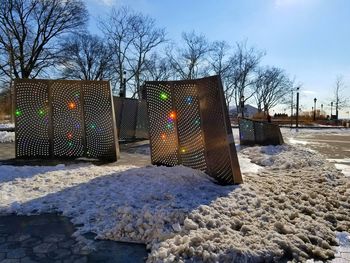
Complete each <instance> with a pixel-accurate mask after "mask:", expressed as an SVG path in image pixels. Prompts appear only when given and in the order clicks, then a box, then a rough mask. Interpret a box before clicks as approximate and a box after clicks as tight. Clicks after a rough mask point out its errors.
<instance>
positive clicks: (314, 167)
mask: <svg viewBox="0 0 350 263" xmlns="http://www.w3.org/2000/svg"><path fill="white" fill-rule="evenodd" d="M239 159H240V164H241V167H242V172H243V176H244V181H245V183H244V184H242V185H239V186H219V185H217V184H215V183H213V181H212V180H211V179H210V178H209V177H208V176H207V175H206V174H204V173H202V172H199V171H196V170H193V169H190V168H186V167H183V166H177V167H155V166H148V167H144V168H137V167H133V166H121V165H115V166H94V165H72V166H64V165H59V166H55V167H29V166H24V167H14V166H0V214H8V213H18V214H37V213H43V212H62V213H63V214H64V215H66V216H69V217H71V218H72V221H73V223H75V224H77V225H80V224H81V225H82V226H80V227H79V228H78V231H77V232H76V235H77V236H79V235H80V234H82V233H84V232H87V231H92V232H95V233H97V235H98V237H99V238H104V239H112V240H125V241H134V242H144V243H146V244H148V247H149V248H150V249H151V252H150V256H149V258H148V261H149V262H173V261H179V262H181V261H187V260H192V261H212V262H214V261H220V262H222V261H229V262H232V261H233V260H237V261H238V260H242V261H246V260H248V261H251V262H258V261H270V260H279V259H281V258H289V259H292V258H294V259H295V260H299V261H303V260H305V259H307V258H317V259H322V260H324V259H328V258H331V257H333V256H334V251H333V250H332V248H331V246H334V245H336V244H337V242H336V236H335V230H337V231H345V230H349V228H350V216H349V215H350V182H349V178H346V177H344V176H343V175H342V174H341V173H340V172H339V171H337V170H336V169H335V168H334V166H332V165H331V164H330V163H329V162H327V161H326V160H323V159H322V157H321V156H319V155H318V154H315V153H311V152H310V151H308V150H305V149H302V148H301V147H298V146H290V145H283V146H276V147H273V146H265V147H249V148H243V149H242V150H241V152H240V153H239ZM251 162H253V163H254V164H252V163H251Z"/></svg>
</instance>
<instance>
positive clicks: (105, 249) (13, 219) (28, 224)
mask: <svg viewBox="0 0 350 263" xmlns="http://www.w3.org/2000/svg"><path fill="white" fill-rule="evenodd" d="M74 231H75V228H74V226H73V224H72V223H71V222H70V220H69V218H67V217H63V216H60V215H55V214H42V215H36V216H18V215H10V216H0V262H1V263H34V262H42V263H48V262H57V263H58V262H59V263H70V262H74V263H83V262H101V263H102V262H130V263H133V262H144V261H145V259H146V258H147V251H146V246H145V245H143V244H133V243H125V242H114V241H107V240H94V237H95V235H94V234H93V233H88V234H86V235H85V236H84V237H85V238H84V239H85V241H84V242H78V241H77V240H76V239H75V238H74V237H72V234H73V233H74Z"/></svg>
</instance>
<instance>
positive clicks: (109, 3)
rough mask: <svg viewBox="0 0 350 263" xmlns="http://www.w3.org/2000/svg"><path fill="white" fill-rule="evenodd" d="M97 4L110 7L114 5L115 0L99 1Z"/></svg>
mask: <svg viewBox="0 0 350 263" xmlns="http://www.w3.org/2000/svg"><path fill="white" fill-rule="evenodd" d="M99 2H100V3H101V4H103V5H106V6H112V5H114V4H115V3H116V1H115V0H101V1H99Z"/></svg>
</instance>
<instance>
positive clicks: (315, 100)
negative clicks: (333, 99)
mask: <svg viewBox="0 0 350 263" xmlns="http://www.w3.org/2000/svg"><path fill="white" fill-rule="evenodd" d="M316 102H317V99H316V98H314V121H315V120H316Z"/></svg>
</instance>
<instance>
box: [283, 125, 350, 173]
mask: <svg viewBox="0 0 350 263" xmlns="http://www.w3.org/2000/svg"><path fill="white" fill-rule="evenodd" d="M289 142H293V143H299V144H304V145H305V147H307V148H309V149H312V150H315V151H317V152H319V153H321V154H323V155H324V156H325V157H326V158H327V159H329V161H331V162H333V163H335V164H337V165H338V167H339V165H342V166H343V168H345V170H347V171H350V130H349V134H344V133H342V134H327V135H324V134H321V133H308V134H303V133H300V134H296V135H295V136H294V137H293V138H289ZM345 174H346V175H348V174H349V172H348V173H345Z"/></svg>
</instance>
